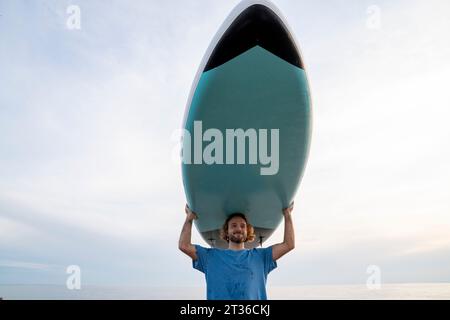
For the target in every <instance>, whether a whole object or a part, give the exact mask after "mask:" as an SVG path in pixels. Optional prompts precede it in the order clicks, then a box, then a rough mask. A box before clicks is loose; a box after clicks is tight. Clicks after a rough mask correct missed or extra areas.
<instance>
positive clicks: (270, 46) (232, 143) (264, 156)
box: [181, 1, 311, 248]
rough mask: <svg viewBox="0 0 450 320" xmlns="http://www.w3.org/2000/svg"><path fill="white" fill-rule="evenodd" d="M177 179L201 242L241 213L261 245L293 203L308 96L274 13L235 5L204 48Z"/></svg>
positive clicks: (254, 4) (306, 140)
mask: <svg viewBox="0 0 450 320" xmlns="http://www.w3.org/2000/svg"><path fill="white" fill-rule="evenodd" d="M183 129H184V130H183V131H184V134H183V140H182V146H183V147H182V160H183V161H182V168H181V169H182V178H183V186H184V190H185V194H186V199H187V203H188V205H189V207H190V208H191V209H192V210H193V211H194V212H196V213H197V216H198V219H196V220H194V224H195V226H196V228H197V230H198V231H199V232H200V234H201V235H202V237H203V239H204V240H205V241H206V242H207V243H208V244H209V245H211V246H212V247H218V248H227V247H228V244H227V243H226V242H225V241H223V240H222V239H221V238H220V229H221V228H222V225H223V223H224V221H225V220H226V218H227V217H228V216H229V215H230V214H232V213H235V212H240V213H244V214H245V215H246V216H247V218H248V220H249V223H251V224H252V225H253V226H254V228H255V232H256V240H255V241H254V242H251V243H246V245H245V246H246V248H253V247H256V246H258V245H262V244H263V242H264V241H266V240H267V239H268V238H269V237H270V235H271V234H272V233H273V232H274V230H275V229H276V228H277V227H278V226H279V225H280V223H281V221H282V220H283V214H282V209H283V208H285V207H287V206H288V205H289V204H290V203H291V202H292V201H293V199H294V196H295V194H296V192H297V190H298V187H299V184H300V181H301V178H302V175H303V172H304V169H305V165H306V161H307V158H308V152H309V146H310V137H311V102H310V91H309V86H308V81H307V76H306V73H305V68H304V64H303V60H302V57H301V54H300V51H299V47H298V45H297V43H296V41H295V39H294V36H293V33H292V32H291V31H290V29H289V27H288V25H287V23H286V21H285V19H284V18H283V17H282V15H281V13H280V12H279V10H278V9H277V8H276V7H275V6H274V5H273V4H272V3H270V2H267V1H244V2H241V3H240V4H239V5H238V6H237V7H236V8H235V9H234V10H233V11H232V12H231V14H230V15H229V16H228V18H227V19H226V20H225V22H224V23H223V25H222V26H221V27H220V29H219V31H218V32H217V34H216V35H215V37H214V39H213V40H212V41H211V44H210V46H209V48H208V49H207V51H206V54H205V56H204V57H203V60H202V62H201V64H200V67H199V70H198V72H197V75H196V77H195V79H194V82H193V85H192V88H191V93H190V95H189V99H188V103H187V106H186V109H185V115H184V119H183Z"/></svg>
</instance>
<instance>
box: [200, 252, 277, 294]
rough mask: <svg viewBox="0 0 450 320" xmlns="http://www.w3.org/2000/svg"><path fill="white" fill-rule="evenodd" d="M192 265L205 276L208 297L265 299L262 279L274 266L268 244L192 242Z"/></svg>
mask: <svg viewBox="0 0 450 320" xmlns="http://www.w3.org/2000/svg"><path fill="white" fill-rule="evenodd" d="M195 248H196V250H197V260H193V262H192V265H193V267H194V268H195V269H197V270H199V271H201V272H203V273H204V274H205V278H206V291H207V294H206V298H207V299H208V300H266V299H267V295H266V281H267V275H268V274H269V272H270V271H272V270H273V269H275V268H276V267H277V263H276V261H274V260H273V258H272V247H268V248H254V249H244V250H230V249H217V248H204V247H202V246H199V245H195Z"/></svg>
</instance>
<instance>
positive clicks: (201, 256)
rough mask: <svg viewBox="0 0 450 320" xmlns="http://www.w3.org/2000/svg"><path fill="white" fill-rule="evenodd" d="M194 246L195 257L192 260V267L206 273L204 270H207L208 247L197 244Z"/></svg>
mask: <svg viewBox="0 0 450 320" xmlns="http://www.w3.org/2000/svg"><path fill="white" fill-rule="evenodd" d="M194 246H195V251H196V252H195V253H196V255H197V259H196V260H192V267H193V268H194V269H197V270H198V271H200V272H203V273H206V271H207V270H208V253H209V250H210V249H209V248H205V247H202V246H200V245H198V244H196V245H194Z"/></svg>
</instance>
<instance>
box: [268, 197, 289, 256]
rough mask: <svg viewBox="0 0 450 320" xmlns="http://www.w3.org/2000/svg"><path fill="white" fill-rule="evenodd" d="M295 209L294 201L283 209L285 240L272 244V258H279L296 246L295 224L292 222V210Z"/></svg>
mask: <svg viewBox="0 0 450 320" xmlns="http://www.w3.org/2000/svg"><path fill="white" fill-rule="evenodd" d="M293 209H294V202H292V204H291V205H290V206H289V207H288V208H285V209H283V214H284V240H283V242H282V243H278V244H275V245H273V246H272V258H273V260H274V261H275V260H278V259H279V258H281V257H282V256H284V255H285V254H286V253H288V252H289V251H291V250H292V249H294V248H295V235H294V224H293V223H292V217H291V212H292V210H293Z"/></svg>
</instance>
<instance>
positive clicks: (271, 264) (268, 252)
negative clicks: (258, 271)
mask: <svg viewBox="0 0 450 320" xmlns="http://www.w3.org/2000/svg"><path fill="white" fill-rule="evenodd" d="M262 250H263V251H262V252H263V259H264V272H265V273H266V274H268V273H269V272H270V271H272V270H273V269H275V268H276V267H277V262H276V261H274V260H273V257H272V246H270V247H268V248H264V249H262Z"/></svg>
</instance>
